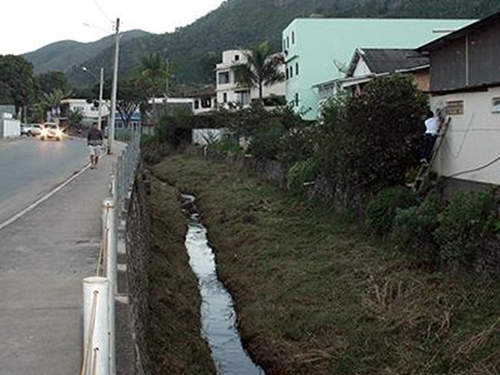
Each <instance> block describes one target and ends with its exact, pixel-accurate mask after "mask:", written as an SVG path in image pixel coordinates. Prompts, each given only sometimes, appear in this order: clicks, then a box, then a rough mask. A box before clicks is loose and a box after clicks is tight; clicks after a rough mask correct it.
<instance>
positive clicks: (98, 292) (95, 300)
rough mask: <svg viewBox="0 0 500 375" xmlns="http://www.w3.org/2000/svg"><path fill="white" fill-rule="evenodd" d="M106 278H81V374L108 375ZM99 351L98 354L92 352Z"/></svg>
mask: <svg viewBox="0 0 500 375" xmlns="http://www.w3.org/2000/svg"><path fill="white" fill-rule="evenodd" d="M108 286H109V285H108V280H107V279H106V278H105V277H87V278H86V279H84V280H83V332H84V340H85V341H84V343H83V347H84V355H83V358H84V361H85V363H84V366H83V368H84V369H85V372H83V374H85V375H90V374H91V373H92V369H95V374H96V375H109V361H108V349H109V346H108V345H109V341H108V330H109V327H108V323H109V319H108V294H109V293H108V289H109V288H108ZM96 349H97V351H98V352H99V355H98V356H94V353H95V352H96Z"/></svg>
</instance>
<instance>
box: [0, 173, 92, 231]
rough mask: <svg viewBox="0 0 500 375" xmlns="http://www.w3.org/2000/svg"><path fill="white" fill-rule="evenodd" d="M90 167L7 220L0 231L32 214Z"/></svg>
mask: <svg viewBox="0 0 500 375" xmlns="http://www.w3.org/2000/svg"><path fill="white" fill-rule="evenodd" d="M89 167H90V164H88V165H86V166H85V167H84V168H83V169H82V170H81V171H80V172H78V173H76V174H74V175H73V176H71V177H70V178H68V179H67V180H66V181H64V182H63V183H62V184H61V185H59V186H57V187H56V188H55V189H54V190H52V191H50V192H48V193H47V194H45V195H44V196H43V197H41V198H40V199H38V200H37V201H35V202H34V203H32V204H30V205H29V206H28V207H26V208H25V209H24V210H22V211H21V212H18V213H17V214H15V215H14V216H12V217H11V218H10V219H7V220H5V221H4V222H3V223H1V224H0V230H2V229H3V228H5V227H7V226H8V225H10V224H12V223H13V222H14V221H16V220H17V219H19V218H21V217H22V216H24V215H26V214H27V213H28V212H30V211H32V210H33V209H35V208H36V207H37V206H38V205H40V204H41V203H43V202H45V201H46V200H47V199H49V198H50V197H52V196H53V195H54V194H55V193H57V192H58V191H59V190H61V189H63V188H64V187H66V186H67V185H69V184H70V183H71V182H72V181H73V180H75V179H76V178H77V177H78V176H80V175H81V174H82V173H83V172H85V171H86V170H87V169H89Z"/></svg>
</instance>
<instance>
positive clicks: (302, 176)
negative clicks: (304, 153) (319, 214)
mask: <svg viewBox="0 0 500 375" xmlns="http://www.w3.org/2000/svg"><path fill="white" fill-rule="evenodd" d="M315 175H316V166H315V164H314V161H313V160H312V159H307V160H302V161H298V162H296V163H295V164H294V165H292V167H291V168H290V169H289V171H288V178H287V181H288V189H289V190H290V191H292V192H293V193H295V194H300V193H302V192H303V191H304V183H305V182H309V181H312V180H314V177H315Z"/></svg>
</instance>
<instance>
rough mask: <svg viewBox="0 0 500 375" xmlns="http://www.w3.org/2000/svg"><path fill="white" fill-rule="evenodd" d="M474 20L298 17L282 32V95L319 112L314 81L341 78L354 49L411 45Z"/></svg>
mask: <svg viewBox="0 0 500 375" xmlns="http://www.w3.org/2000/svg"><path fill="white" fill-rule="evenodd" d="M474 21H475V20H456V19H449V20H445V19H368V18H366V19H349V18H298V19H295V20H294V21H292V22H291V23H290V24H289V25H288V26H287V27H286V29H285V30H284V31H283V53H284V56H285V61H286V77H287V80H286V100H287V102H289V103H292V104H293V106H294V108H295V110H296V112H299V113H302V114H303V118H304V119H307V120H314V119H316V118H317V116H318V106H319V96H318V93H317V90H316V89H315V87H314V86H315V85H318V84H320V83H322V82H326V81H329V80H332V79H336V78H342V77H343V76H344V71H345V69H347V66H348V64H349V61H350V60H351V57H352V55H353V53H354V50H355V49H356V48H358V47H359V48H416V47H418V46H420V45H423V44H425V43H427V42H430V41H431V40H434V39H437V38H440V37H442V36H443V35H444V33H449V32H452V31H454V30H457V29H460V28H462V27H464V26H466V25H468V24H470V23H472V22H474Z"/></svg>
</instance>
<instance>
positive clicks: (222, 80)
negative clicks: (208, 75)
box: [218, 71, 231, 85]
mask: <svg viewBox="0 0 500 375" xmlns="http://www.w3.org/2000/svg"><path fill="white" fill-rule="evenodd" d="M218 81H219V85H227V84H228V83H231V81H230V79H229V72H228V71H226V72H219V80H218Z"/></svg>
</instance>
